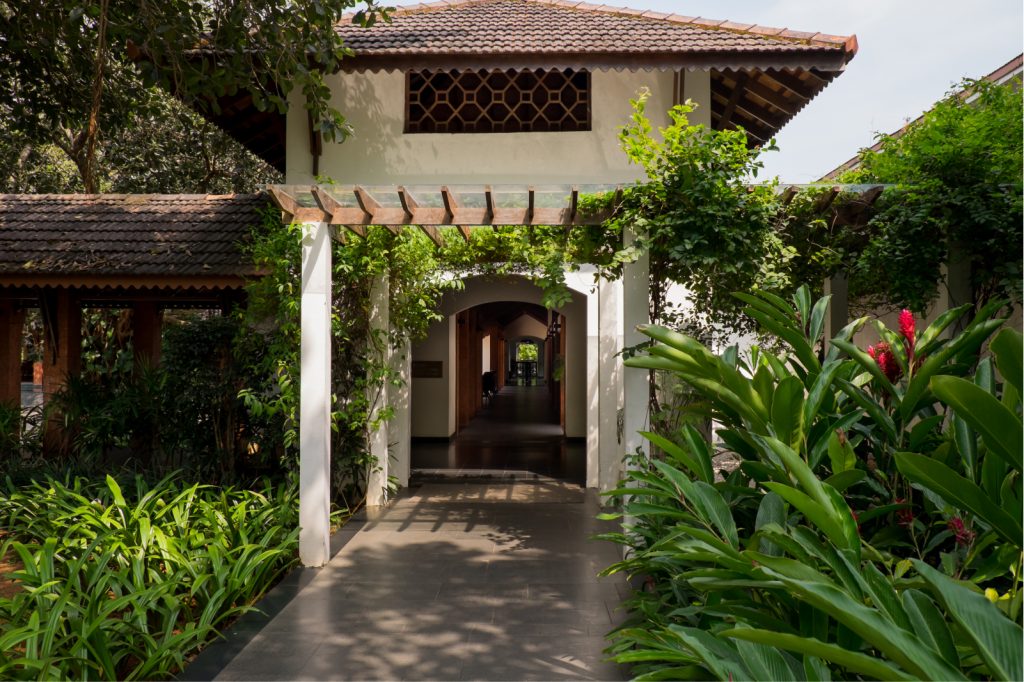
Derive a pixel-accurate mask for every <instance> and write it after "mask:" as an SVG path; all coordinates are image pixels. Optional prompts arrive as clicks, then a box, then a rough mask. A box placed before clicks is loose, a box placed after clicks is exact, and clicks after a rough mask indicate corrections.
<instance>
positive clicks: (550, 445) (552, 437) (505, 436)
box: [412, 385, 587, 486]
mask: <svg viewBox="0 0 1024 682" xmlns="http://www.w3.org/2000/svg"><path fill="white" fill-rule="evenodd" d="M586 469H587V461H586V446H585V443H584V442H583V441H582V440H569V439H566V438H565V437H564V436H563V434H562V427H561V426H560V425H559V422H558V405H557V403H556V402H554V401H553V400H552V397H551V394H550V391H549V390H548V388H547V386H543V385H537V386H514V385H508V386H505V387H504V388H502V389H501V390H500V391H498V392H497V394H495V395H494V396H493V397H492V398H490V400H489V401H488V403H487V404H486V405H484V407H483V408H482V409H481V410H480V412H478V413H477V415H476V417H474V418H473V419H472V420H471V421H470V422H469V423H468V424H467V425H466V426H465V428H463V429H462V430H461V431H459V433H458V435H456V436H455V438H453V439H452V440H451V441H446V440H414V441H413V444H412V473H413V478H414V479H417V478H419V479H423V478H428V479H432V478H436V477H440V476H445V475H452V474H454V475H457V476H460V477H463V478H467V477H468V478H473V477H493V478H514V477H518V478H522V477H524V476H526V477H529V476H532V475H539V476H549V477H551V478H556V479H560V480H563V481H567V482H571V483H575V484H577V485H581V486H582V485H584V484H585V478H586V473H587V471H586Z"/></svg>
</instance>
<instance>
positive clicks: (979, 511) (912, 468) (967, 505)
mask: <svg viewBox="0 0 1024 682" xmlns="http://www.w3.org/2000/svg"><path fill="white" fill-rule="evenodd" d="M896 466H897V467H898V468H899V470H900V473H902V474H903V475H904V476H906V477H907V478H908V479H910V480H911V481H913V482H914V483H917V484H919V485H921V486H924V487H925V488H927V489H929V490H931V491H932V492H933V493H935V494H936V495H938V496H939V497H941V498H942V499H943V500H945V501H946V502H948V503H949V504H951V505H953V506H954V507H960V508H962V509H967V510H968V511H970V512H971V513H972V514H974V515H975V516H977V517H978V518H979V519H980V520H981V521H982V522H984V523H985V524H987V525H989V526H991V527H992V529H993V530H994V531H995V532H996V533H998V534H999V535H1001V536H1002V537H1003V538H1004V539H1005V540H1007V541H1009V542H1011V543H1013V545H1014V546H1016V547H1018V548H1019V547H1020V546H1021V539H1022V536H1024V528H1021V525H1020V524H1019V523H1017V521H1016V520H1015V519H1014V518H1013V517H1012V516H1011V515H1010V514H1008V513H1007V512H1006V511H1004V510H1003V509H1002V508H1000V507H999V505H998V504H997V503H996V502H994V501H993V500H992V498H991V497H990V496H989V495H987V494H986V493H984V492H983V491H982V489H981V488H979V487H978V486H977V485H976V484H974V483H973V482H972V481H969V480H968V479H966V478H964V477H963V476H960V475H959V474H957V473H956V472H954V471H953V470H952V469H950V468H949V467H947V466H946V465H945V464H943V463H942V462H939V461H936V460H934V459H932V458H930V457H927V456H925V455H918V454H916V453H913V452H897V453H896Z"/></svg>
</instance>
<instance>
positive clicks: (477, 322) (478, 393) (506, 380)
mask: <svg viewBox="0 0 1024 682" xmlns="http://www.w3.org/2000/svg"><path fill="white" fill-rule="evenodd" d="M542 298H543V292H542V290H541V289H540V288H539V287H537V286H536V285H534V284H533V283H532V282H530V281H529V280H528V279H527V278H525V277H520V276H514V275H506V276H500V277H474V278H469V279H467V280H466V281H465V286H464V288H463V289H462V290H460V291H453V292H449V293H448V294H446V295H445V297H444V298H443V300H442V302H441V306H440V313H441V315H442V319H441V320H439V321H438V322H435V323H434V324H433V325H432V326H431V328H430V330H429V332H428V336H427V338H426V339H424V340H423V341H421V342H419V343H417V344H414V345H413V348H412V380H411V404H412V405H411V407H412V417H411V427H412V428H411V430H412V437H413V444H414V446H413V454H412V466H413V469H419V470H423V469H427V470H435V469H447V470H452V469H456V470H474V471H480V470H491V471H492V473H495V474H496V473H498V471H502V470H522V471H529V472H532V473H536V474H542V475H551V476H556V477H559V478H565V479H569V480H573V481H575V482H578V483H580V484H583V483H585V480H586V475H587V466H588V462H587V460H588V454H589V453H588V452H587V445H586V439H587V435H588V428H590V427H591V426H596V424H591V421H592V420H591V419H590V418H589V414H588V412H589V410H588V401H587V394H588V356H587V349H588V326H587V315H588V305H587V304H588V301H587V294H586V293H585V292H583V291H573V293H572V299H571V301H570V302H569V303H568V304H567V305H565V306H564V307H563V308H562V309H560V310H557V311H552V310H548V309H546V308H544V306H543V305H542V304H541V301H542ZM521 343H523V344H525V343H530V344H532V345H533V346H534V347H535V349H536V358H535V359H531V360H522V359H520V358H518V357H517V354H516V349H517V347H518V346H519V344H521Z"/></svg>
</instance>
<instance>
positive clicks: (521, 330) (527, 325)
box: [505, 315, 548, 339]
mask: <svg viewBox="0 0 1024 682" xmlns="http://www.w3.org/2000/svg"><path fill="white" fill-rule="evenodd" d="M547 334H548V328H547V327H545V326H544V325H543V324H541V323H540V321H538V320H536V319H534V318H532V317H530V316H529V315H520V316H519V317H517V318H516V319H514V320H512V321H511V322H509V323H508V324H507V325H506V326H505V338H506V339H518V338H520V337H523V336H532V337H534V338H537V339H543V338H544V337H545V336H547Z"/></svg>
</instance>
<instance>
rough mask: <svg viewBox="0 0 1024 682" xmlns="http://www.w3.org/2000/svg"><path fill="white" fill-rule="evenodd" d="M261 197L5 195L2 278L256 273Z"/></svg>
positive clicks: (0, 201)
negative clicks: (249, 250)
mask: <svg viewBox="0 0 1024 682" xmlns="http://www.w3.org/2000/svg"><path fill="white" fill-rule="evenodd" d="M268 206H270V203H269V199H268V198H267V197H265V196H263V195H258V194H239V195H223V196H213V195H203V194H162V195H155V194H128V195H125V194H99V195H85V194H0V275H32V274H36V275H55V274H59V275H71V274H74V275H177V276H181V275H204V276H210V275H218V276H244V275H248V274H252V273H253V272H254V268H253V265H252V262H251V261H250V260H249V259H248V258H247V257H246V256H245V255H244V253H243V250H242V244H243V243H244V242H245V241H246V240H247V239H248V237H249V234H250V231H251V229H252V228H253V227H255V226H256V225H258V224H259V222H260V221H261V220H262V217H261V215H260V213H261V211H262V210H264V209H265V208H267V207H268Z"/></svg>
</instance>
